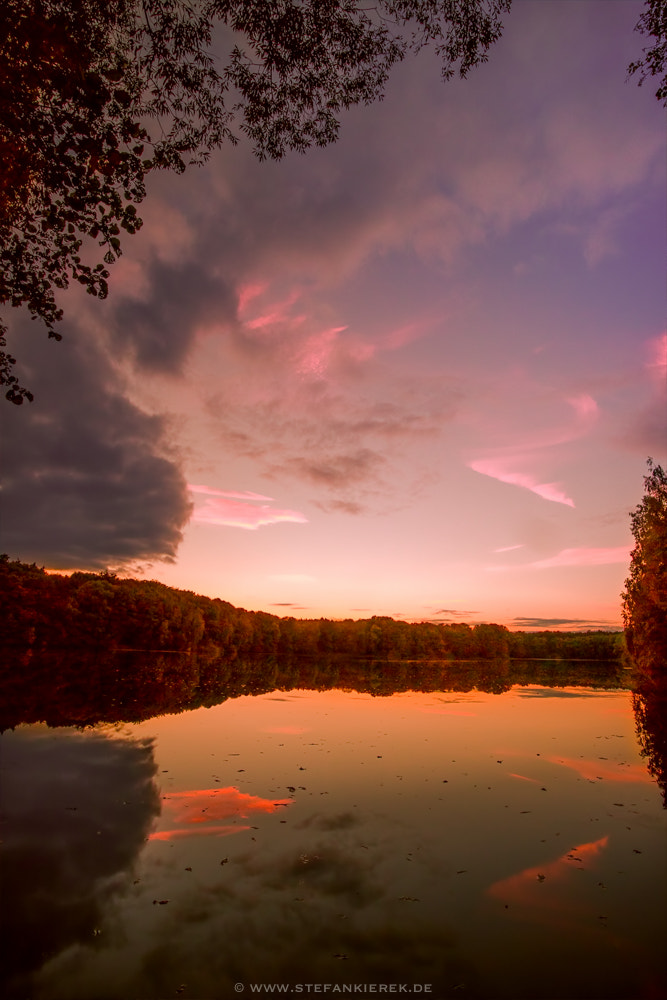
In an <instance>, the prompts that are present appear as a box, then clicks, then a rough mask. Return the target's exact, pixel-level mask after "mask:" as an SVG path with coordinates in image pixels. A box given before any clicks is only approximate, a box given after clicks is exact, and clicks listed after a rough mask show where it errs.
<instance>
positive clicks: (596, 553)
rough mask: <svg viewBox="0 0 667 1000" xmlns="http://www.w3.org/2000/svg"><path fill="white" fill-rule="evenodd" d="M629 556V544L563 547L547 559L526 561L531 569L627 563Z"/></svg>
mask: <svg viewBox="0 0 667 1000" xmlns="http://www.w3.org/2000/svg"><path fill="white" fill-rule="evenodd" d="M629 558H630V546H629V545H618V546H616V547H615V548H599V549H595V548H580V549H563V550H562V551H561V552H559V553H558V554H557V555H555V556H551V557H550V558H549V559H539V560H538V561H537V562H533V563H528V566H529V567H531V568H532V569H551V568H552V567H554V566H606V565H609V564H610V563H627V561H628V559H629Z"/></svg>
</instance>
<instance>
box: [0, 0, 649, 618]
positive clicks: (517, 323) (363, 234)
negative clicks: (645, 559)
mask: <svg viewBox="0 0 667 1000" xmlns="http://www.w3.org/2000/svg"><path fill="white" fill-rule="evenodd" d="M641 9H642V4H641V3H640V2H635V0H624V2H623V3H616V4H600V3H597V2H594V0H590V2H589V0H578V2H577V3H569V4H564V3H562V2H561V0H539V2H538V0H524V2H521V3H517V4H516V5H515V7H514V10H513V11H512V13H511V15H510V16H509V17H508V19H507V23H506V28H505V34H504V37H503V39H502V40H501V42H500V43H498V45H496V46H495V47H494V48H493V49H492V50H491V51H490V54H489V61H488V63H487V64H486V65H484V66H482V67H480V68H478V69H477V70H475V71H474V72H473V73H472V74H471V75H470V76H469V78H468V79H467V80H465V81H452V82H450V83H448V84H446V85H443V84H442V83H441V81H440V79H439V74H438V67H437V64H436V63H435V61H434V60H433V59H432V58H431V57H430V56H429V55H428V54H424V55H423V56H422V57H420V58H418V59H412V60H408V61H406V62H405V63H404V64H403V65H401V66H400V67H399V68H398V70H397V72H396V73H395V75H394V76H393V77H392V79H391V81H390V85H389V88H388V93H387V98H386V100H385V101H384V102H383V103H381V104H379V105H375V106H372V107H369V108H361V109H355V110H353V111H351V112H350V113H349V114H347V115H346V116H345V117H344V120H343V126H342V129H341V137H340V139H339V141H338V142H337V143H336V144H335V145H333V146H331V147H329V148H326V149H317V150H313V151H311V152H310V153H309V154H308V155H306V156H303V157H301V156H297V155H294V156H288V157H287V158H286V159H285V160H284V161H282V162H281V163H277V164H276V163H262V164H260V163H257V162H256V161H255V160H253V158H252V156H251V155H250V153H249V151H248V150H247V149H244V148H243V147H238V148H234V149H231V148H230V149H225V150H223V151H222V152H220V153H219V154H217V155H215V156H214V157H212V159H211V161H210V163H209V164H208V165H207V166H206V167H205V168H202V169H201V170H199V171H196V170H193V171H191V172H189V173H186V174H185V175H184V176H183V177H171V176H167V175H163V176H159V177H156V178H155V179H154V181H153V184H152V188H151V190H150V191H149V196H148V198H147V200H146V202H145V205H144V206H143V207H142V209H143V210H142V215H143V217H144V220H145V224H144V227H143V229H142V230H141V232H140V233H139V234H138V235H137V236H135V237H133V238H132V239H131V240H128V241H126V246H125V254H124V256H123V259H122V261H121V262H120V264H119V265H118V267H117V268H116V271H115V273H114V275H113V277H112V282H111V292H110V297H109V299H108V301H107V302H106V303H104V304H100V303H99V302H93V301H91V300H90V299H89V297H86V296H84V295H81V294H79V292H78V291H77V290H76V289H74V290H72V292H71V294H69V295H68V296H66V301H65V303H64V304H65V307H66V313H67V314H68V315H69V316H70V317H71V318H72V321H73V327H72V328H71V330H70V333H69V334H68V341H69V343H68V344H67V345H66V346H65V347H63V348H62V350H61V351H60V354H59V355H57V354H56V352H55V348H54V346H53V344H52V343H42V342H41V341H40V342H39V343H37V342H36V343H35V345H34V346H32V347H30V348H29V358H30V363H31V364H33V363H34V364H36V362H37V360H39V358H41V364H42V365H46V367H47V368H48V372H47V374H48V376H49V377H50V379H51V381H48V378H46V376H45V378H46V381H45V382H44V385H39V386H36V388H37V389H38V399H37V400H36V402H35V404H34V409H33V410H32V411H31V413H30V415H29V417H26V415H25V414H24V413H23V414H14V413H12V414H9V416H10V418H11V419H12V422H13V423H15V424H17V426H18V428H19V429H18V431H17V434H18V438H19V442H20V443H19V445H17V458H16V467H17V470H18V471H17V472H16V475H15V477H14V479H12V490H14V492H11V493H10V497H11V498H13V497H14V496H16V500H15V501H11V502H12V503H13V504H14V506H12V507H11V510H15V514H12V517H13V518H14V520H12V517H10V523H9V524H8V526H6V527H5V535H6V540H5V542H4V547H5V548H7V551H9V552H10V554H11V555H12V557H19V558H25V559H28V560H30V561H32V560H35V561H37V562H39V563H40V564H46V565H48V566H51V567H54V568H62V569H73V568H101V567H102V566H103V565H110V566H115V567H121V568H122V567H123V566H125V567H126V568H128V569H129V571H131V572H132V573H136V572H142V573H144V574H145V575H146V576H148V577H152V578H157V579H160V580H163V581H164V582H166V583H168V584H170V585H173V586H177V587H183V588H187V589H191V590H194V591H198V592H201V593H205V594H209V595H211V596H219V597H222V598H223V599H225V600H228V601H230V602H231V603H233V604H236V605H239V606H243V607H246V608H252V609H263V610H266V611H272V612H274V613H276V614H281V615H285V614H294V615H296V616H299V617H319V616H329V617H355V618H358V617H366V616H368V615H371V614H387V615H401V616H404V617H406V618H410V619H417V620H419V619H422V618H431V617H434V616H435V617H439V618H441V619H442V620H448V619H454V620H456V619H457V618H463V619H465V620H467V621H472V622H474V621H489V620H492V621H499V622H503V623H506V624H509V625H510V627H511V626H512V625H513V624H514V622H515V620H519V619H521V620H522V621H523V620H526V621H529V622H530V621H531V620H532V621H534V623H535V625H536V626H537V625H540V624H548V623H549V622H550V621H551V620H552V619H560V620H562V621H564V622H565V623H566V625H567V624H570V625H571V626H572V627H577V626H579V625H580V626H582V627H585V626H587V625H588V624H591V625H593V626H596V625H599V626H601V627H605V626H618V625H620V622H621V619H620V597H619V595H620V592H621V590H622V588H623V582H624V579H625V577H626V575H627V566H628V553H629V549H630V546H631V542H632V539H631V536H630V532H629V517H628V514H629V511H630V510H631V509H632V508H633V507H634V506H635V505H636V503H637V502H638V501H639V499H640V497H641V492H642V475H643V474H644V471H645V462H646V458H647V456H649V455H651V456H652V457H653V458H654V459H655V460H656V461H658V462H663V463H664V462H665V460H666V457H667V448H666V444H667V427H666V412H667V404H666V392H665V356H666V355H665V350H666V347H665V345H666V343H667V335H666V334H665V327H664V289H663V284H664V274H663V270H664V254H665V196H664V162H665V135H664V119H663V113H662V110H661V108H660V106H659V104H658V103H657V102H656V101H655V99H654V98H653V95H652V92H651V88H650V87H647V86H645V87H643V88H641V89H640V88H637V87H636V85H635V83H634V82H633V81H630V82H628V81H627V80H626V66H627V64H628V62H630V61H631V60H632V59H635V58H637V57H638V52H639V49H640V47H641V39H640V38H639V36H637V35H636V34H635V33H634V32H633V26H634V24H635V22H636V20H637V18H638V16H639V13H640V12H641ZM30 352H32V354H30ZM68 352H69V353H68ZM65 358H67V359H69V360H68V361H67V364H68V365H69V366H70V367H69V368H67V369H66V370H65V369H64V370H63V372H62V373H59V369H58V368H57V366H58V365H59V364H61V363H62V364H63V365H64V364H65V362H64V361H61V359H65ZM45 359H46V361H45ZM54 366H55V367H54ZM67 379H69V383H67V384H68V385H69V388H68V390H67V393H66V394H65V395H66V396H67V398H65V397H64V396H63V392H62V385H63V383H64V382H65V381H66V380H67ZM79 386H81V387H83V388H81V389H80V390H79V388H78V387H79ZM75 390H76V391H75ZM79 391H80V396H79V397H78V398H80V399H81V400H82V402H81V404H80V405H81V406H83V407H85V412H86V415H87V417H86V420H85V421H82V420H81V417H80V410H79V414H78V415H77V414H76V413H75V412H74V410H73V408H72V409H70V399H73V398H76V392H79ZM42 400H43V401H44V405H47V404H48V406H50V407H55V416H53V415H49V416H48V417H45V416H44V412H43V411H41V410H40V409H39V407H40V406H42V402H41V401H42ZM16 409H19V408H16ZM22 409H23V410H25V409H26V408H25V407H23V408H22ZM21 420H22V421H23V424H20V421H21ZM21 435H24V437H23V438H22V439H21ZM59 435H60V436H59ZM188 483H189V484H191V485H190V487H189V488H188V487H187V485H186V484H188ZM91 498H92V499H91ZM10 506H11V504H10ZM28 511H29V512H30V517H31V521H30V525H29V526H28V527H25V525H24V522H23V520H22V518H24V519H27V518H28V513H26V512H28ZM102 525H103V526H104V529H103V530H101V528H100V526H102ZM37 526H38V527H37ZM181 533H182V538H181ZM165 556H166V557H169V558H170V559H171V561H164V557H165ZM442 609H448V610H447V612H442Z"/></svg>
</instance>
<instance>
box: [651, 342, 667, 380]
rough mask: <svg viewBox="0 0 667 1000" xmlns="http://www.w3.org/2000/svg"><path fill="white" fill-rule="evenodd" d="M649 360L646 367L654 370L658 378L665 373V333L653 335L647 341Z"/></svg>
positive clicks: (666, 343) (666, 354)
mask: <svg viewBox="0 0 667 1000" xmlns="http://www.w3.org/2000/svg"><path fill="white" fill-rule="evenodd" d="M648 352H649V360H648V362H647V363H646V367H647V368H651V369H653V370H655V372H656V374H657V375H658V377H659V378H660V379H664V378H665V376H666V375H667V333H663V334H662V336H660V337H655V338H654V339H653V340H650V341H649V343H648Z"/></svg>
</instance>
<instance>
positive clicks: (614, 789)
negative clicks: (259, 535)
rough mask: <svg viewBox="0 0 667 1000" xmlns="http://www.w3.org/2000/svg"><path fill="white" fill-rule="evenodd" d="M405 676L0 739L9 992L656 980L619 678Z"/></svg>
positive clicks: (72, 997) (574, 991)
mask: <svg viewBox="0 0 667 1000" xmlns="http://www.w3.org/2000/svg"><path fill="white" fill-rule="evenodd" d="M272 669H273V668H272ZM559 669H561V671H562V665H561V667H560V668H559ZM387 670H389V668H385V671H387ZM401 670H402V675H401V676H402V677H403V680H404V683H402V684H401V685H398V684H397V683H396V680H395V678H394V683H393V686H394V688H396V687H397V686H400V687H406V688H407V689H406V690H398V691H395V693H384V694H379V695H378V694H373V693H370V692H369V691H368V690H361V691H360V690H358V688H359V687H364V684H365V686H366V687H368V686H369V684H370V686H371V687H373V686H375V687H376V688H378V686H379V688H380V689H382V683H381V672H380V673H378V670H377V668H375V673H374V674H373V677H374V678H375V680H372V679H371V680H370V681H369V679H368V677H366V681H365V682H364V684H361V683H359V684H357V685H356V687H357V690H355V689H354V687H355V686H354V685H353V684H350V683H347V684H341V685H340V686H339V687H336V686H333V687H330V686H326V685H322V684H320V685H319V686H320V687H324V689H322V690H314V689H312V688H313V687H314V686H317V685H309V684H305V683H304V684H303V686H298V685H299V684H300V683H303V679H302V676H301V675H299V676H297V677H295V678H293V680H292V682H291V683H290V684H286V683H284V682H283V681H284V679H283V681H281V679H280V678H278V681H279V683H272V677H273V678H274V679H275V671H274V673H273V674H271V672H270V671H269V673H268V679H267V681H266V683H264V684H259V682H258V681H257V678H258V677H260V676H261V671H259V673H257V672H255V673H254V674H253V677H254V679H255V680H254V682H253V683H250V684H249V685H248V682H247V678H246V679H245V680H244V682H243V684H242V685H241V688H244V687H246V688H247V687H248V686H250V687H255V688H257V687H260V688H267V687H268V690H261V691H260V692H259V693H256V694H247V693H239V689H238V686H237V688H236V689H235V690H234V692H233V694H234V696H233V697H227V700H225V701H222V702H221V703H219V704H215V705H211V706H210V707H199V708H193V709H191V710H190V711H181V712H179V713H178V714H163V715H159V716H156V717H153V718H144V719H143V720H142V721H135V722H113V721H97V722H95V724H94V725H89V726H87V727H85V728H77V727H73V726H55V727H54V726H51V727H47V726H46V725H45V724H40V723H32V724H21V725H18V726H17V727H16V728H15V729H14V730H11V729H8V730H6V731H5V732H4V733H3V735H2V737H0V749H1V753H2V758H1V761H2V808H3V820H4V823H3V827H4V833H3V841H4V842H3V854H4V861H3V899H4V902H3V907H2V913H3V915H4V916H3V918H2V940H3V945H4V947H3V950H4V952H5V957H6V961H5V964H4V972H3V975H4V978H5V992H4V995H5V996H7V997H17V998H18V997H34V998H39V1000H97V998H99V1000H120V998H123V1000H124V998H128V997H133V998H145V1000H149V998H150V1000H158V998H160V1000H162V998H167V997H177V996H180V997H184V998H199V1000H209V998H218V997H219V998H226V997H231V996H232V995H234V996H239V995H243V994H245V995H246V996H249V995H250V994H252V993H262V992H264V993H267V992H287V993H289V994H290V995H295V994H299V993H301V994H306V993H332V994H333V995H342V994H343V993H347V992H349V993H371V992H375V993H391V992H393V993H413V994H414V993H418V994H420V995H422V994H423V995H425V996H432V997H450V996H451V997H478V998H499V1000H500V998H507V1000H518V998H526V1000H539V998H553V1000H568V998H571V1000H589V998H600V1000H613V998H619V1000H630V998H643V997H646V998H658V997H662V996H665V993H666V978H665V969H664V941H665V940H666V939H667V913H666V906H665V900H666V899H667V858H666V851H665V846H666V843H667V840H666V833H667V822H666V816H667V814H666V812H665V809H664V808H663V803H662V799H661V794H660V789H659V787H658V785H657V783H656V781H655V779H654V777H653V776H652V775H651V774H650V773H649V770H648V769H647V763H646V758H645V756H643V755H642V753H641V747H640V742H639V741H638V737H637V732H636V723H635V717H634V715H633V710H632V694H631V692H630V691H628V690H625V689H624V688H623V687H622V686H619V683H621V682H619V680H618V678H616V680H614V681H613V683H612V680H611V679H610V680H609V686H606V685H605V684H604V681H598V682H595V683H593V684H587V685H585V686H578V685H575V684H573V683H572V676H573V674H576V668H572V669H571V670H570V672H569V673H568V672H565V673H561V682H562V683H561V686H550V685H548V684H546V683H544V677H545V673H544V668H542V672H541V673H540V672H539V670H538V673H537V675H536V676H537V678H538V681H537V682H536V681H535V679H533V682H531V680H530V675H529V673H528V672H526V670H525V669H524V675H523V676H522V682H521V683H516V682H514V681H513V680H512V678H511V677H509V678H507V677H506V678H505V681H504V683H502V684H498V682H497V680H496V681H494V682H493V684H489V683H488V678H487V682H485V683H480V687H481V688H487V690H483V689H480V687H477V686H475V685H474V683H472V684H471V681H470V674H469V673H466V675H465V676H466V683H463V684H462V683H453V684H451V685H450V688H458V690H456V689H450V690H447V685H446V683H445V681H444V680H443V674H442V673H441V672H440V671H439V670H436V669H435V668H430V667H426V668H424V669H421V668H420V673H419V677H420V680H419V683H415V684H414V685H413V687H415V688H417V689H410V683H411V682H410V677H409V676H408V677H407V680H406V679H405V670H406V668H405V667H401ZM434 670H435V672H434ZM429 671H430V673H429ZM547 673H548V671H547ZM378 676H379V677H380V681H378V682H377V683H376V681H377V678H378ZM425 676H428V677H430V678H431V681H430V682H429V683H426V682H425V681H424V677H425ZM566 681H567V683H566ZM552 683H553V681H552ZM293 685H296V686H293ZM494 685H495V687H498V688H499V693H494V690H493V688H494ZM385 686H386V685H385ZM489 687H491V688H492V690H489V689H488V688H489ZM424 688H427V689H426V690H425V689H424ZM428 688H433V689H428ZM63 697H64V695H63ZM109 697H110V696H109ZM133 697H134V696H133ZM220 697H224V695H222V694H221V695H220ZM51 698H52V702H51V709H50V710H51V711H55V705H54V699H55V698H56V696H55V694H52V695H51ZM68 698H69V704H70V707H69V708H68V709H67V712H66V713H65V714H66V715H67V713H69V715H68V716H67V717H69V718H70V719H71V718H72V712H73V711H74V709H72V707H71V699H72V692H71V691H70V692H69V693H68ZM130 700H131V699H130ZM135 701H136V699H135ZM125 708H126V710H125V712H120V713H119V716H118V717H119V718H128V717H133V716H132V715H129V716H128V711H127V705H126V706H125ZM88 711H89V709H88ZM35 713H37V714H35ZM141 715H142V712H141V711H140V710H138V714H137V717H138V718H140V717H141ZM25 717H27V718H34V717H40V713H39V711H38V710H37V709H35V711H34V712H33V715H26V716H25ZM41 717H42V718H46V719H49V721H52V720H51V719H50V716H49V711H47V709H46V708H45V709H44V710H43V711H42V713H41Z"/></svg>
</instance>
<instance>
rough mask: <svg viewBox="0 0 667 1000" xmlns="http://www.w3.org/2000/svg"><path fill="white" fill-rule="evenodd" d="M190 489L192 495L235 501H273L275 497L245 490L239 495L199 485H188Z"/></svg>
mask: <svg viewBox="0 0 667 1000" xmlns="http://www.w3.org/2000/svg"><path fill="white" fill-rule="evenodd" d="M188 489H189V490H190V492H191V493H205V494H206V495H207V496H213V497H230V498H232V499H234V500H271V501H272V500H273V497H265V496H263V495H262V494H261V493H248V492H246V491H245V490H242V491H241V492H239V493H236V492H233V491H231V490H214V489H213V488H212V487H211V486H203V485H199V484H197V483H188Z"/></svg>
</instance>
